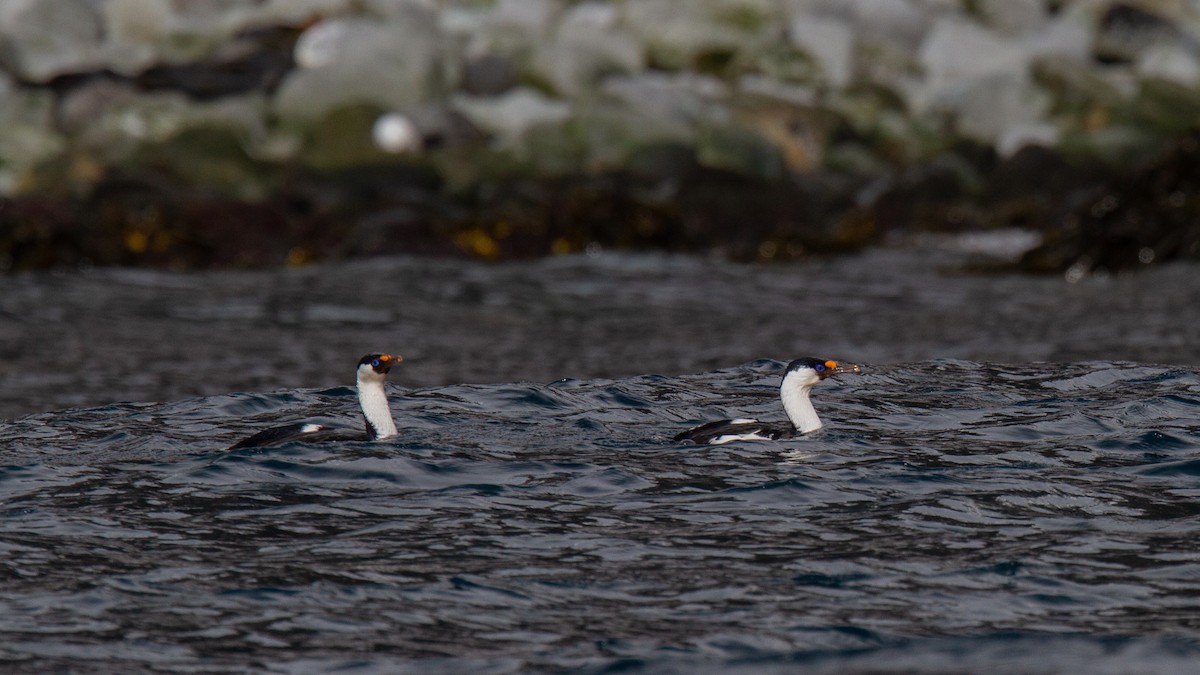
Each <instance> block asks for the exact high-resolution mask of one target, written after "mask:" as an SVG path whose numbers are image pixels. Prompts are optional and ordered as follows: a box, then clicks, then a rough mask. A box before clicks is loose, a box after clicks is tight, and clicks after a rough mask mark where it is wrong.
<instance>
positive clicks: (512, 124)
mask: <svg viewBox="0 0 1200 675" xmlns="http://www.w3.org/2000/svg"><path fill="white" fill-rule="evenodd" d="M451 106H452V107H453V108H454V109H455V110H457V111H458V112H460V113H462V114H463V115H464V116H465V117H466V118H467V119H469V120H470V121H471V123H472V124H474V125H475V126H476V127H478V128H480V129H482V130H484V131H486V132H488V133H490V134H493V135H494V136H495V137H496V140H497V142H498V143H499V145H500V146H501V147H517V146H519V144H520V140H521V138H522V136H524V134H525V133H526V132H527V131H529V130H530V129H532V128H533V127H535V126H537V125H539V124H556V123H560V122H563V121H565V120H566V119H567V118H568V117H569V116H570V114H571V107H570V105H569V104H568V103H566V102H564V101H558V100H554V99H551V98H548V97H546V96H543V95H542V94H539V93H538V92H536V91H534V90H533V89H529V88H525V87H521V88H518V89H514V90H512V91H510V92H508V93H506V94H504V95H502V96H497V97H490V98H477V97H471V96H464V95H457V96H455V97H453V98H452V99H451Z"/></svg>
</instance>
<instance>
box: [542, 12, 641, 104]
mask: <svg viewBox="0 0 1200 675" xmlns="http://www.w3.org/2000/svg"><path fill="white" fill-rule="evenodd" d="M644 66H645V64H644V58H643V54H642V45H641V43H640V42H638V40H637V39H636V38H634V36H633V35H632V34H630V33H629V32H628V31H626V30H625V29H624V27H623V26H621V25H620V24H619V22H618V16H617V12H616V9H615V8H614V7H613V6H612V5H610V4H608V3H601V2H591V1H589V2H583V3H580V4H578V5H575V6H573V7H571V8H570V9H568V10H567V11H566V12H564V14H563V17H562V20H561V22H560V24H559V26H558V28H557V29H556V30H555V31H554V34H553V37H552V38H551V39H550V40H547V41H544V42H542V43H541V44H540V45H539V46H538V47H537V49H536V51H535V52H534V55H533V58H532V63H531V68H532V69H533V70H534V72H537V73H539V74H541V75H542V76H544V77H545V78H546V79H547V80H548V81H549V82H550V83H551V84H553V85H554V88H555V89H556V90H557V91H558V92H560V93H563V94H565V95H568V96H578V95H583V94H585V93H586V92H587V91H588V90H590V89H591V88H592V86H593V85H594V84H595V82H596V81H597V80H599V79H600V78H601V77H602V76H604V75H610V74H613V73H631V72H636V71H639V70H641V69H642V68H643V67H644Z"/></svg>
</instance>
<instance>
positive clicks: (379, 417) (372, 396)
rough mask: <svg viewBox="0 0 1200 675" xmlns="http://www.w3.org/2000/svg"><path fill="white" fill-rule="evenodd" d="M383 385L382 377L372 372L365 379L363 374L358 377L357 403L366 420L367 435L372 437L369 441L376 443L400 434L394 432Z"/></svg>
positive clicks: (394, 428) (394, 423) (393, 424)
mask: <svg viewBox="0 0 1200 675" xmlns="http://www.w3.org/2000/svg"><path fill="white" fill-rule="evenodd" d="M367 368H369V366H367ZM383 383H384V379H383V377H382V376H380V375H378V374H376V373H375V372H374V371H372V372H371V374H370V375H367V376H365V377H364V374H363V373H359V375H358V403H359V405H361V406H362V411H363V417H365V418H366V420H367V427H368V428H367V433H368V434H370V435H371V436H372V438H371V440H376V441H377V440H381V439H384V438H391V437H392V436H395V435H397V434H399V433H400V432H399V431H397V430H396V422H395V420H393V419H392V410H391V408H389V407H388V400H387V394H386V393H384V391H383Z"/></svg>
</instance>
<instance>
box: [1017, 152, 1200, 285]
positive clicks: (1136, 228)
mask: <svg viewBox="0 0 1200 675" xmlns="http://www.w3.org/2000/svg"><path fill="white" fill-rule="evenodd" d="M1185 258H1186V259H1193V260H1196V259H1200V132H1193V133H1191V134H1189V135H1187V136H1185V137H1184V138H1182V139H1180V140H1179V141H1177V142H1175V143H1174V144H1172V146H1171V147H1170V148H1169V149H1168V150H1166V151H1165V152H1164V153H1163V154H1162V156H1161V157H1159V158H1158V159H1157V160H1155V161H1153V162H1151V163H1149V164H1147V165H1145V166H1142V167H1140V168H1137V169H1134V170H1132V171H1129V172H1128V173H1125V174H1123V175H1121V176H1119V177H1117V178H1115V179H1113V180H1111V181H1109V182H1108V183H1107V184H1106V185H1104V187H1103V188H1101V189H1099V190H1096V191H1095V192H1094V193H1093V195H1092V196H1091V197H1090V198H1089V199H1087V200H1086V201H1085V202H1084V203H1083V204H1081V205H1080V206H1079V207H1078V208H1076V209H1075V210H1074V211H1073V212H1072V213H1071V214H1070V215H1069V216H1068V217H1067V219H1066V227H1064V228H1062V229H1061V230H1056V231H1054V232H1051V233H1050V235H1049V236H1048V237H1047V239H1046V241H1045V243H1043V244H1042V245H1041V246H1039V247H1038V248H1036V249H1034V250H1032V251H1030V252H1029V253H1028V254H1026V255H1025V256H1024V257H1023V258H1022V260H1021V261H1020V267H1021V268H1022V269H1026V270H1029V271H1035V272H1066V273H1067V274H1068V277H1070V278H1078V277H1080V276H1082V275H1085V274H1088V273H1091V272H1095V271H1105V272H1117V271H1121V270H1127V269H1132V268H1136V267H1138V266H1140V265H1145V264H1149V263H1154V262H1166V261H1170V260H1178V259H1185Z"/></svg>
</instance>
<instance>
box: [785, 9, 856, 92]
mask: <svg viewBox="0 0 1200 675" xmlns="http://www.w3.org/2000/svg"><path fill="white" fill-rule="evenodd" d="M788 39H789V40H790V41H791V43H792V44H793V45H794V46H796V47H797V48H799V49H801V50H803V51H804V52H805V53H807V54H809V55H810V56H812V57H813V58H814V59H815V60H816V61H817V62H818V63H819V64H820V65H821V72H822V73H824V75H825V80H826V81H827V82H828V83H829V84H831V85H833V86H835V87H839V88H841V87H845V86H846V85H848V84H850V80H851V78H852V76H853V75H854V33H853V32H852V31H851V29H850V26H849V25H848V24H847V23H846V22H845V21H842V20H841V19H825V18H821V17H816V16H798V17H794V18H793V19H792V22H791V25H790V26H788Z"/></svg>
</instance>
